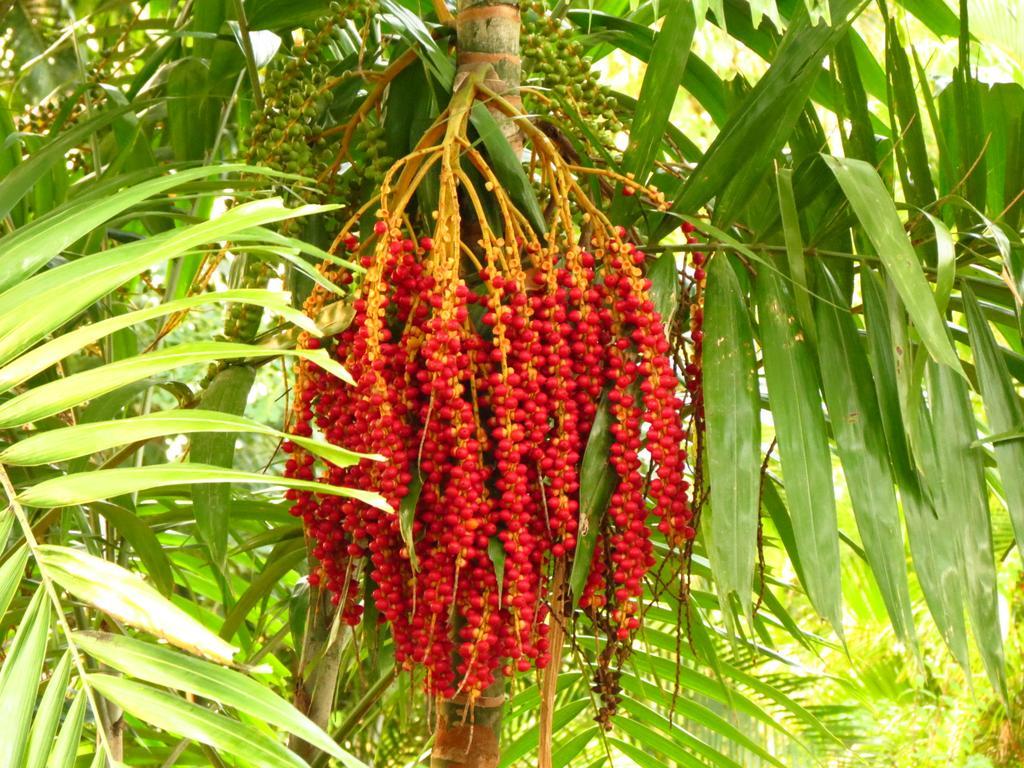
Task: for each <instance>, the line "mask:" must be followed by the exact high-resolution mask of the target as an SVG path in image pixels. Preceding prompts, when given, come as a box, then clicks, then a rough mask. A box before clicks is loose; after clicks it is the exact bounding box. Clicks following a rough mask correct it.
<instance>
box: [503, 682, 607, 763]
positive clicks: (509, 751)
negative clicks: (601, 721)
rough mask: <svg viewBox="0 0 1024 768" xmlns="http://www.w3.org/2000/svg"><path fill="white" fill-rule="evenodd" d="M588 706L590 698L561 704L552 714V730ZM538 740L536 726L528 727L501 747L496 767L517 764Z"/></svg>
mask: <svg viewBox="0 0 1024 768" xmlns="http://www.w3.org/2000/svg"><path fill="white" fill-rule="evenodd" d="M590 706H591V704H590V699H576V700H574V701H569V702H567V703H565V704H562V705H561V706H559V707H558V708H557V709H556V710H555V712H554V714H553V715H552V718H551V725H552V731H553V732H554V733H558V732H559V730H561V729H562V728H565V727H566V726H567V725H568V724H569V723H571V722H572V721H573V720H575V719H576V718H577V717H578V716H579V715H580V713H581V712H583V711H584V710H586V709H587V708H588V707H590ZM539 741H540V739H539V732H538V730H537V729H536V728H528V729H527V730H526V731H525V732H524V733H523V734H522V735H521V736H519V737H518V738H516V739H515V740H514V741H513V742H512V743H510V744H508V745H507V746H505V747H503V748H502V750H501V759H500V760H499V761H498V768H511V766H513V765H519V762H518V761H519V760H521V759H522V758H524V757H525V756H526V755H528V754H530V753H531V752H535V751H536V750H537V744H538V742H539Z"/></svg>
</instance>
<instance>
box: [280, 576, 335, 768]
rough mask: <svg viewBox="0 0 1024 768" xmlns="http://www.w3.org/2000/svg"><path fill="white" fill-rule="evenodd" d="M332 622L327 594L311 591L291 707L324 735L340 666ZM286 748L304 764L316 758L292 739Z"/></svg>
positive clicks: (306, 746)
mask: <svg viewBox="0 0 1024 768" xmlns="http://www.w3.org/2000/svg"><path fill="white" fill-rule="evenodd" d="M333 619H334V607H333V606H332V605H331V601H330V596H329V595H328V594H327V592H326V590H319V589H311V590H310V593H309V608H308V609H307V612H306V631H305V633H304V638H303V645H302V656H301V658H300V659H299V669H298V670H296V673H295V681H296V686H295V695H294V699H293V703H294V705H295V708H296V709H298V710H299V711H300V712H301V713H302V714H304V715H305V716H306V717H308V718H309V719H310V720H312V721H313V722H314V723H316V724H317V725H319V726H320V727H321V728H322V729H323V730H325V731H326V730H328V728H329V726H330V720H331V712H332V711H333V709H334V694H335V689H336V688H337V685H338V671H339V668H340V664H341V650H342V645H341V641H340V638H338V637H334V638H332V637H331V625H332V623H333ZM288 746H289V748H290V749H291V750H292V751H293V752H295V754H297V755H298V756H299V757H301V758H303V759H304V760H306V761H309V760H311V759H312V758H313V757H315V756H316V755H317V754H318V750H317V748H316V747H314V746H312V745H311V744H308V743H306V742H305V741H303V740H302V739H300V738H299V737H298V736H295V735H292V736H291V737H290V738H289V739H288Z"/></svg>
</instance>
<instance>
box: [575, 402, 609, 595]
mask: <svg viewBox="0 0 1024 768" xmlns="http://www.w3.org/2000/svg"><path fill="white" fill-rule="evenodd" d="M611 421H612V416H611V408H610V407H609V405H608V400H607V398H604V397H602V398H601V402H600V403H599V404H598V406H597V412H596V413H595V414H594V424H593V426H592V427H591V428H590V436H589V437H588V438H587V447H586V449H585V450H584V451H583V464H582V465H581V467H580V521H579V529H578V531H577V533H576V551H575V553H574V554H573V558H572V570H571V571H570V572H569V590H570V591H571V592H572V604H573V607H575V606H577V605H579V600H580V595H582V594H583V588H584V587H585V586H586V585H587V577H588V576H589V575H590V562H591V559H592V558H593V557H594V546H595V545H596V543H597V534H598V531H599V530H600V528H601V518H602V517H603V516H604V514H605V512H606V511H607V509H608V501H609V499H610V498H611V495H612V490H613V489H614V488H615V484H616V482H617V481H618V478H617V476H616V474H615V470H614V469H612V466H611V462H610V461H609V460H608V452H609V450H610V449H611V444H612V435H611Z"/></svg>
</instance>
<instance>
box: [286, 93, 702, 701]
mask: <svg viewBox="0 0 1024 768" xmlns="http://www.w3.org/2000/svg"><path fill="white" fill-rule="evenodd" d="M462 88H463V89H475V88H479V89H480V93H479V95H480V97H481V98H488V99H490V103H492V104H498V105H499V106H501V105H503V108H506V109H508V110H513V109H514V108H513V107H512V105H509V104H508V103H507V102H504V101H503V100H502V99H501V98H500V96H498V95H497V94H494V93H493V91H490V90H489V89H487V88H486V86H484V85H479V84H475V83H473V82H469V83H467V84H464V85H463V86H462ZM460 95H461V94H460V93H457V94H456V96H455V98H454V99H453V106H452V107H450V108H449V109H448V110H446V111H445V112H444V113H442V115H441V116H440V117H439V118H438V122H437V123H436V124H435V126H434V127H433V128H431V129H430V130H428V131H427V133H426V135H425V136H424V137H423V139H422V141H421V142H420V145H419V146H418V147H417V148H416V149H415V150H414V151H413V152H412V153H410V154H409V155H408V156H406V157H404V158H402V159H401V160H399V161H398V162H397V163H396V164H395V165H394V166H393V167H392V168H391V169H390V170H389V171H388V172H387V174H386V175H385V178H384V180H383V181H382V183H381V185H380V188H379V190H378V194H377V197H376V199H375V200H374V204H375V205H376V206H377V213H376V220H375V222H373V224H372V229H368V230H367V229H366V227H367V224H366V221H367V219H366V218H365V217H362V218H360V217H353V219H352V220H351V221H350V222H349V224H347V225H346V226H345V227H344V228H343V229H342V231H341V232H340V233H339V235H338V238H337V240H336V241H335V246H334V249H335V250H341V249H344V250H345V251H347V252H349V253H350V254H351V258H355V259H358V261H359V262H360V263H361V265H362V267H363V268H364V269H365V274H364V275H363V276H362V278H361V281H360V282H359V284H358V285H357V286H354V296H355V300H354V303H353V309H354V320H353V321H352V323H351V324H350V325H349V327H348V328H347V329H345V330H344V331H343V332H341V333H340V334H338V335H337V336H335V337H334V338H332V339H329V340H326V341H325V340H322V339H317V338H312V337H308V336H301V337H300V344H301V345H304V346H306V347H308V348H319V347H322V346H326V347H327V348H328V350H329V351H330V353H331V354H332V355H333V356H334V357H335V358H336V359H337V360H338V361H340V362H341V363H342V365H344V366H345V368H346V369H347V370H348V371H349V373H350V374H351V376H352V378H353V379H354V380H355V382H356V383H355V386H347V385H345V384H343V383H342V382H340V381H338V380H337V379H336V378H334V377H333V376H331V375H330V374H328V373H326V372H325V371H323V370H322V369H320V368H318V367H316V366H315V365H312V364H308V363H306V362H299V363H298V364H297V365H296V373H297V376H296V385H295V391H294V398H293V407H292V412H291V417H290V423H289V425H288V427H289V429H290V431H291V432H292V433H293V434H296V435H301V436H311V435H313V434H319V435H321V436H322V437H323V438H324V439H326V440H328V441H330V442H332V443H337V444H343V445H345V446H346V447H348V448H350V449H353V450H356V451H361V452H365V453H380V454H383V455H384V457H385V459H386V460H385V461H382V462H379V461H372V460H364V461H360V462H359V463H358V464H356V465H354V466H350V467H339V466H335V465H332V464H330V463H325V462H321V461H319V460H317V459H316V458H315V457H313V456H312V455H310V454H308V453H306V452H304V451H303V450H302V449H301V448H300V447H299V446H297V445H295V444H293V443H290V442H289V443H285V445H284V450H285V451H286V452H287V453H288V454H289V458H288V461H287V463H286V468H285V472H286V474H287V475H288V476H291V477H296V478H301V479H304V480H317V481H319V482H322V483H328V484H331V485H346V486H350V487H358V488H364V489H372V490H375V491H377V492H379V493H380V494H382V495H383V496H384V497H385V499H386V500H387V501H388V503H389V504H390V506H391V511H387V510H382V509H378V508H374V507H371V506H368V505H366V504H364V503H361V502H359V501H357V500H354V499H349V498H343V497H334V496H329V495H321V494H316V493H310V492H306V491H299V490H290V491H288V496H289V498H290V499H291V500H292V501H293V504H294V506H293V508H292V512H293V514H295V515H296V516H298V517H301V518H302V520H303V522H304V525H305V529H306V531H307V534H308V535H309V536H310V537H311V538H312V539H313V541H314V542H315V545H314V549H313V554H314V556H315V558H316V562H315V563H314V564H313V565H312V569H311V574H310V577H309V580H310V584H311V585H314V586H319V587H322V588H325V589H327V590H329V592H330V593H331V595H332V598H333V601H334V602H335V604H336V605H338V607H339V611H340V614H341V616H342V617H343V619H344V620H345V621H346V622H348V623H349V624H351V625H356V624H358V623H359V622H360V621H361V620H362V616H363V612H364V607H365V605H366V604H367V603H369V602H371V601H372V602H373V603H374V604H375V606H376V609H377V613H378V616H379V617H380V621H386V622H387V623H388V624H389V625H390V627H391V632H392V636H393V638H394V644H395V654H396V658H397V661H398V663H399V664H400V665H401V666H402V667H403V668H405V669H407V670H416V669H419V670H422V672H423V678H424V685H425V688H426V690H427V691H429V692H430V693H433V694H437V695H440V696H443V697H445V698H451V697H453V696H455V695H458V694H461V695H464V696H466V697H467V700H468V701H469V702H470V703H472V702H473V701H475V700H476V698H477V697H479V696H480V695H481V692H482V691H484V690H485V689H486V688H487V687H488V686H489V685H490V684H491V683H492V681H493V680H494V679H495V676H496V675H497V674H498V673H501V674H503V675H506V676H507V675H512V674H514V673H515V672H517V671H519V672H527V671H529V670H531V669H533V668H536V669H543V668H544V667H546V666H547V665H548V664H549V663H551V660H552V653H553V652H555V653H556V654H557V649H552V647H551V644H550V642H549V637H548V635H549V628H550V626H551V623H552V621H562V620H564V611H565V601H564V600H563V598H564V594H565V593H564V583H565V575H566V574H567V573H569V569H571V568H572V565H573V560H574V557H575V556H576V553H577V548H578V544H579V542H580V541H581V540H583V539H585V538H587V539H589V541H590V542H591V543H592V544H593V553H594V554H593V558H592V562H591V563H590V571H589V577H588V579H587V581H586V585H585V588H584V589H583V590H582V594H581V595H580V600H579V605H580V607H581V608H582V610H583V611H585V612H586V613H587V615H588V616H590V618H591V619H592V620H593V621H594V623H595V625H596V626H598V627H601V628H602V629H603V630H604V632H605V634H606V640H607V643H608V644H609V645H613V646H615V647H616V648H620V647H621V648H626V649H628V646H629V644H630V642H631V640H632V638H633V636H634V634H635V633H636V631H637V629H638V628H639V626H640V622H641V608H640V605H641V598H642V596H643V592H644V586H643V581H644V577H645V575H646V573H647V571H648V570H649V569H650V568H651V566H652V565H653V564H654V562H655V560H654V557H653V544H652V536H654V535H660V536H662V537H664V539H665V540H666V541H667V542H668V544H669V546H671V547H673V548H677V549H680V550H682V549H687V548H688V542H689V541H690V540H691V539H692V538H693V536H694V529H693V526H692V524H691V523H692V517H693V512H692V509H691V495H690V486H689V484H688V483H687V481H686V480H685V479H684V477H685V476H686V475H687V474H688V473H689V472H690V471H691V470H690V469H689V468H688V466H687V463H686V462H687V451H686V447H687V443H688V434H687V431H686V429H685V428H684V414H685V413H687V412H690V411H692V402H691V400H690V399H688V397H687V395H686V392H687V390H685V389H683V390H680V388H679V387H678V386H677V384H678V379H677V375H676V371H675V369H674V367H673V362H672V357H671V355H670V345H669V342H668V340H667V337H666V328H665V324H664V321H663V319H662V318H661V317H660V316H659V313H658V311H657V309H656V306H655V302H654V300H653V298H652V294H651V287H652V286H651V282H650V280H649V279H648V278H647V277H646V276H645V273H644V268H645V264H646V257H645V254H644V253H643V251H642V249H640V248H638V247H637V246H636V245H635V244H633V243H632V242H630V238H629V236H628V233H627V232H626V231H625V230H623V229H621V228H618V227H614V226H613V225H612V224H611V223H610V222H609V220H608V219H607V217H606V216H605V215H604V213H602V211H601V205H600V204H599V203H595V202H594V201H592V200H590V199H589V198H588V197H587V195H586V193H585V192H584V191H583V188H584V185H582V184H580V183H579V176H580V175H582V173H584V172H585V170H584V169H580V168H578V167H576V166H570V165H568V164H567V163H566V161H565V160H564V159H563V158H562V156H561V155H560V154H559V152H558V151H557V149H556V148H555V147H554V146H553V145H552V144H551V142H550V141H549V140H548V139H547V138H546V137H545V136H544V134H543V133H542V132H540V131H538V130H537V129H535V128H533V127H532V126H530V125H529V124H526V123H524V124H523V127H524V131H525V132H526V135H527V137H528V138H529V140H530V142H531V144H532V146H531V151H532V157H533V158H534V163H535V165H534V167H535V169H536V172H537V173H538V175H539V176H540V177H541V178H542V179H543V184H544V186H545V187H546V188H547V189H548V190H549V192H550V200H551V201H552V204H553V208H552V211H551V215H550V217H549V220H548V221H547V222H546V227H544V228H539V227H537V226H536V225H535V223H534V224H531V222H530V221H529V220H528V219H527V218H526V217H525V216H524V215H523V214H522V213H521V212H520V210H519V209H518V208H517V207H516V205H515V204H514V203H513V201H512V200H511V199H510V198H509V195H508V193H507V192H506V190H505V189H504V188H503V187H502V185H501V184H500V183H499V180H498V179H497V177H496V176H495V174H494V172H493V171H492V169H491V168H490V167H489V166H488V164H487V161H486V159H485V158H484V157H483V155H482V154H481V153H480V151H479V150H477V149H476V148H475V147H474V144H473V142H472V141H471V139H470V138H469V137H468V136H467V122H468V111H469V110H468V106H469V105H470V104H471V103H472V99H460ZM473 95H475V94H473ZM458 105H461V106H458ZM435 165H438V166H440V173H439V194H437V195H436V196H434V197H433V199H436V200H437V201H438V202H437V209H436V210H434V211H421V210H417V209H416V207H415V206H416V202H415V201H416V199H417V196H416V190H417V188H418V187H419V186H420V185H421V184H426V183H435V184H437V183H438V182H437V181H436V180H435V181H433V182H431V181H429V179H430V178H431V177H430V176H428V173H427V171H428V170H431V169H432V168H433V167H434V166H435ZM467 166H471V167H472V168H473V170H474V171H475V176H474V177H470V176H469V175H468V174H467V171H466V167H467ZM591 172H594V173H599V174H605V175H606V176H608V179H606V180H610V181H614V182H615V183H618V184H625V185H626V186H627V187H628V188H629V189H630V191H631V192H632V193H633V194H637V195H641V196H643V197H646V198H647V199H648V201H649V202H650V204H652V205H653V206H655V207H663V206H664V198H663V197H662V196H661V195H660V193H658V192H656V191H655V190H650V189H644V188H641V187H639V186H638V185H636V184H635V183H634V182H633V181H632V180H631V179H626V178H624V177H621V176H616V175H615V174H614V173H613V172H610V171H601V170H596V171H594V170H592V171H591ZM487 198H489V199H487ZM488 211H497V212H498V213H497V215H496V216H494V217H489V216H488ZM371 221H373V220H372V219H371ZM360 222H362V224H361V223H360ZM359 226H362V227H364V230H363V231H359V232H358V233H357V232H356V231H355V230H356V228H357V227H359ZM325 274H326V275H327V276H329V277H331V278H333V279H334V280H335V281H336V282H337V283H338V284H340V285H346V286H348V285H351V284H352V282H353V277H352V274H351V273H349V272H336V271H333V270H332V269H331V268H330V267H329V266H325ZM326 298H327V295H326V293H325V292H324V291H322V290H319V289H318V290H316V291H314V294H313V295H312V296H311V297H310V300H309V301H308V302H307V305H306V308H307V311H309V312H310V313H311V314H316V313H317V312H319V311H320V310H321V309H322V307H323V304H324V301H325V300H326ZM595 431H596V432H599V433H602V434H607V436H608V443H609V445H608V454H607V462H608V465H609V466H608V467H606V468H604V471H606V472H612V473H614V478H615V479H614V488H613V489H612V493H611V495H610V499H609V504H608V509H607V514H606V515H604V516H603V518H602V519H600V520H596V519H595V520H588V519H585V518H584V519H581V513H580V512H581V511H580V482H581V471H582V469H583V457H584V452H585V449H586V448H587V446H588V442H589V441H592V440H593V437H592V433H593V432H595ZM587 557H589V555H587ZM619 655H620V656H621V655H622V654H621V653H620V654H619ZM453 659H454V662H453Z"/></svg>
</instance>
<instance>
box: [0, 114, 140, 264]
mask: <svg viewBox="0 0 1024 768" xmlns="http://www.w3.org/2000/svg"><path fill="white" fill-rule="evenodd" d="M135 108H136V105H131V106H127V107H120V108H117V109H109V110H104V111H103V112H100V113H99V114H98V115H96V116H95V117H90V118H89V119H87V120H84V121H83V122H81V123H79V124H78V125H77V126H76V127H74V128H72V129H71V130H69V131H65V132H64V133H61V134H57V135H56V136H55V137H53V138H52V139H51V140H50V141H48V142H46V143H45V144H44V145H43V146H42V147H41V148H40V149H39V150H37V151H35V152H33V153H32V154H31V155H30V156H29V157H28V159H27V160H25V161H24V162H22V163H20V164H18V165H17V166H16V167H15V168H14V169H13V170H11V171H10V172H9V173H7V175H6V176H4V183H3V186H2V187H0V218H3V217H5V216H7V214H8V213H10V212H11V209H12V208H14V206H15V205H16V204H17V202H18V201H19V200H21V198H23V197H24V196H25V195H26V194H27V193H28V192H29V191H31V190H32V188H33V186H34V185H35V184H36V183H37V182H39V180H40V179H41V178H42V177H43V176H44V174H47V173H49V172H50V170H51V169H53V168H54V167H55V166H57V165H61V166H63V164H64V162H65V160H64V155H65V154H66V153H67V151H68V150H69V149H71V148H73V147H77V146H79V145H80V144H82V143H83V142H85V141H87V140H88V138H89V136H91V135H92V134H94V133H96V132H97V131H99V130H101V129H102V128H104V127H106V126H108V125H110V123H112V122H113V121H114V120H116V119H117V118H118V117H120V116H121V115H123V114H125V113H126V112H128V111H130V110H131V109H135ZM5 277H6V275H5Z"/></svg>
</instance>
